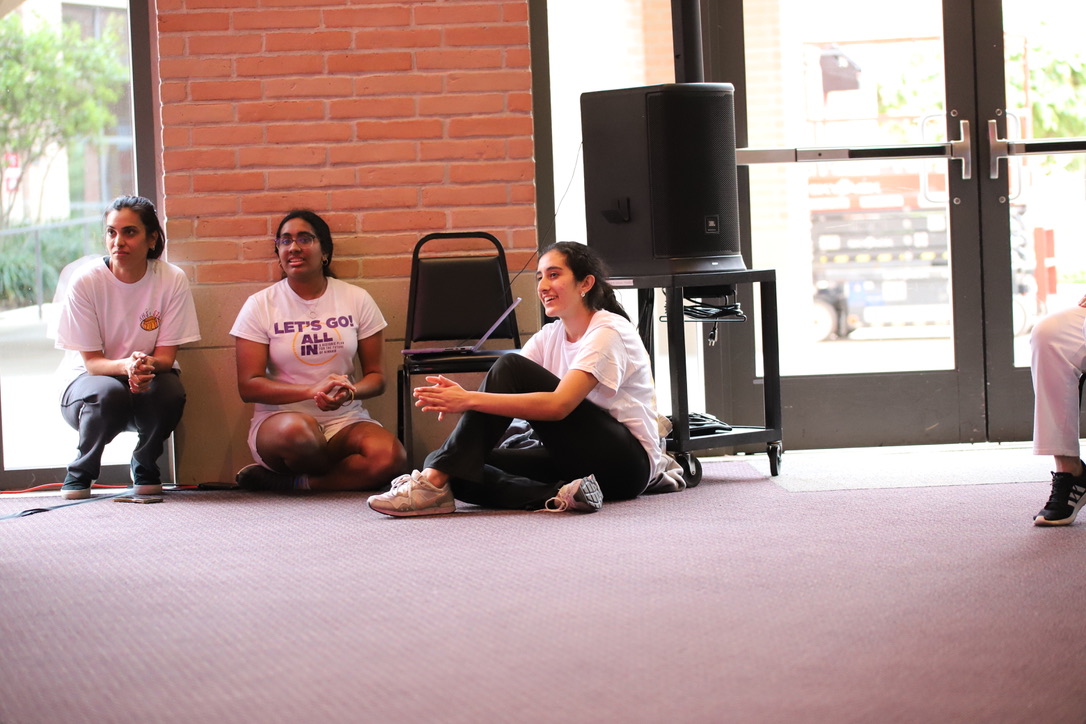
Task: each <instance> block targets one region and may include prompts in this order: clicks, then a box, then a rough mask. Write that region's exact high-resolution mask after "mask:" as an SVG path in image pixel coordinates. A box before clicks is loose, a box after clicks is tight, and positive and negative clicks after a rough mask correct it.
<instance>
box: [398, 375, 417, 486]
mask: <svg viewBox="0 0 1086 724" xmlns="http://www.w3.org/2000/svg"><path fill="white" fill-rule="evenodd" d="M410 385H411V376H410V375H408V374H407V372H406V371H405V370H404V369H403V368H400V370H399V371H398V372H397V373H396V389H397V403H398V408H399V409H398V411H397V421H396V433H397V435H398V436H399V438H400V442H401V443H403V448H404V450H405V451H406V452H407V463H408V465H411V466H412V467H413V466H414V465H415V450H414V447H415V445H414V442H415V440H414V433H413V430H412V426H411V390H410Z"/></svg>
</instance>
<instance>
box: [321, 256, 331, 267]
mask: <svg viewBox="0 0 1086 724" xmlns="http://www.w3.org/2000/svg"><path fill="white" fill-rule="evenodd" d="M331 261H332V260H331V259H329V258H328V257H324V258H323V259H321V266H328V264H329V263H330V262H331Z"/></svg>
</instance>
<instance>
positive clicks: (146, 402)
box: [129, 370, 186, 493]
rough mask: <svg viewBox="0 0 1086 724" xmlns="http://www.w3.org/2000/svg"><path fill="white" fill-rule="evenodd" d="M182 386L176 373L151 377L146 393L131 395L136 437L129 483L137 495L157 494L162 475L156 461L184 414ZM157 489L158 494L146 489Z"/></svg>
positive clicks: (133, 427) (183, 390)
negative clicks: (130, 481)
mask: <svg viewBox="0 0 1086 724" xmlns="http://www.w3.org/2000/svg"><path fill="white" fill-rule="evenodd" d="M185 401H186V396H185V387H184V386H183V385H182V384H181V376H180V375H179V374H178V373H177V371H176V370H171V371H169V372H163V373H161V374H157V375H155V377H154V379H153V380H151V385H150V387H149V388H148V389H147V391H146V392H140V393H137V394H133V395H132V412H133V414H132V422H131V424H130V426H129V429H131V430H133V431H134V432H135V433H136V434H137V440H136V448H135V449H134V450H133V451H132V482H133V485H134V486H135V487H136V491H137V492H139V493H153V492H160V491H161V485H162V473H161V471H160V470H159V468H158V459H159V457H161V456H162V450H163V448H164V447H165V445H166V440H168V439H169V437H170V435H172V434H173V432H174V430H176V429H177V425H178V423H179V422H181V414H182V413H183V412H184V411H185ZM156 486H157V487H158V491H155V490H151V489H150V488H154V487H156Z"/></svg>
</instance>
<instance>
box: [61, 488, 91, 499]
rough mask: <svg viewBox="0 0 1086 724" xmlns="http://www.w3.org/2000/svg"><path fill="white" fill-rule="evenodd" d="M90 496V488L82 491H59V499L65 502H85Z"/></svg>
mask: <svg viewBox="0 0 1086 724" xmlns="http://www.w3.org/2000/svg"><path fill="white" fill-rule="evenodd" d="M90 496H91V491H90V488H86V489H83V490H62V491H60V497H62V498H64V499H65V500H85V499H87V498H89V497H90Z"/></svg>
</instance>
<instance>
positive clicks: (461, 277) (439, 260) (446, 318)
mask: <svg viewBox="0 0 1086 724" xmlns="http://www.w3.org/2000/svg"><path fill="white" fill-rule="evenodd" d="M442 239H445V240H447V239H479V240H483V241H486V242H489V244H490V245H493V249H490V248H489V246H488V248H487V249H486V250H485V251H483V252H481V253H480V252H477V251H456V252H438V253H436V254H435V255H433V256H430V255H424V253H423V252H424V251H425V249H424V247H426V245H427V244H430V243H431V242H434V241H438V240H442ZM512 303H513V293H512V291H511V290H510V288H509V271H508V268H507V267H506V262H505V250H504V249H503V248H502V245H501V242H499V241H498V240H497V238H495V237H494V236H493V235H492V234H488V233H487V232H485V231H468V232H441V233H434V234H427V235H426V236H424V237H422V239H420V240H419V242H418V243H417V244H416V245H415V250H414V252H413V253H412V255H411V286H410V289H409V291H408V301H407V331H406V332H405V333H404V349H405V352H404V361H403V365H402V366H401V367H400V369H399V372H398V374H397V386H398V402H399V415H398V420H397V432H398V434H399V437H400V440H401V441H402V442H403V444H404V448H406V450H407V459H408V461H409V462H411V464H412V465H413V464H414V462H415V459H414V451H413V449H412V448H413V443H414V439H413V433H412V425H411V415H412V412H413V411H414V398H413V397H412V396H411V391H412V388H413V385H412V377H414V376H417V375H438V374H440V375H450V374H456V373H462V372H486V371H487V370H489V369H490V367H491V365H493V364H494V363H495V362H496V361H497V360H498V358H499V357H501V356H502V355H504V354H509V353H510V352H516V351H517V350H518V349H520V332H519V331H518V329H517V321H516V313H515V312H513V313H511V314H509V316H507V317H506V318H505V320H504V321H503V322H502V323H501V324H500V325H499V326H498V327H497V329H495V330H494V332H493V333H492V334H491V335H490V338H489V339H488V345H489V343H490V342H491V341H495V340H496V341H498V342H505V345H504V346H502V347H500V348H483V349H480V350H478V351H475V352H456V353H452V354H445V353H431V354H411V353H410V349H411V348H412V346H414V347H416V348H418V347H422V348H432V347H440V346H441V345H440V344H438V343H449V345H450V346H451V345H463V344H466V345H472V344H473V343H474V342H476V341H477V340H478V339H480V338H481V337H482V336H483V335H484V334H485V333H486V331H487V330H488V329H489V328H490V327H491V325H493V324H494V321H495V320H497V319H498V317H499V316H501V314H502V312H504V311H505V310H506V309H508V308H509V306H510V305H511V304H512ZM420 343H421V344H420Z"/></svg>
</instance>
